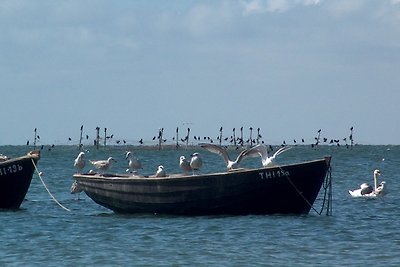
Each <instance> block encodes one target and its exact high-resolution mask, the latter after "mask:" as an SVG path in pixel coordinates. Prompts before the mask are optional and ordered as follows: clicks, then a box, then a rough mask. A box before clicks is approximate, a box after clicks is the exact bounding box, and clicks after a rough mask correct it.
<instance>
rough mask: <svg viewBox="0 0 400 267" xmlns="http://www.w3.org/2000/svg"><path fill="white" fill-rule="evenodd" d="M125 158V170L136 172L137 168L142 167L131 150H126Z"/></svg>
mask: <svg viewBox="0 0 400 267" xmlns="http://www.w3.org/2000/svg"><path fill="white" fill-rule="evenodd" d="M125 158H126V159H128V160H129V163H128V165H129V169H127V170H126V171H127V172H129V171H130V170H133V171H134V172H136V171H137V170H139V169H141V168H142V163H141V162H140V161H139V160H138V159H137V158H136V157H135V156H134V155H133V153H132V152H130V151H128V152H126V154H125Z"/></svg>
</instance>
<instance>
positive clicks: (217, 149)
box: [200, 144, 246, 171]
mask: <svg viewBox="0 0 400 267" xmlns="http://www.w3.org/2000/svg"><path fill="white" fill-rule="evenodd" d="M200 146H201V147H202V148H204V149H207V150H208V151H210V152H212V153H216V154H218V155H220V156H221V157H222V158H223V159H224V161H225V163H226V168H227V169H228V171H230V170H234V169H237V168H239V163H240V162H241V161H242V160H243V159H244V156H245V154H246V150H243V151H242V152H240V154H239V155H238V156H237V158H236V160H234V161H232V160H231V159H230V158H229V155H228V152H227V151H226V149H225V148H223V147H222V146H217V145H213V144H200Z"/></svg>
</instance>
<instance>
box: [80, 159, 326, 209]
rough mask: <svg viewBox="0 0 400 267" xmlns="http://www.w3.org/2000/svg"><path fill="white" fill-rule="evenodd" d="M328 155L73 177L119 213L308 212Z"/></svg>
mask: <svg viewBox="0 0 400 267" xmlns="http://www.w3.org/2000/svg"><path fill="white" fill-rule="evenodd" d="M330 161H331V158H330V157H326V158H324V159H320V160H314V161H308V162H303V163H298V164H289V165H281V166H274V167H263V168H259V169H236V170H233V171H228V172H223V173H211V174H196V175H182V174H180V175H167V176H166V177H139V176H132V175H127V174H100V173H86V174H75V175H73V178H74V179H75V181H76V182H77V183H78V185H79V187H80V188H81V189H82V190H83V191H84V192H85V193H86V194H87V195H88V196H89V197H90V198H91V199H93V200H94V201H95V202H96V203H98V204H100V205H102V206H104V207H106V208H108V209H111V210H113V211H114V212H117V213H151V214H176V215H179V214H180V215H217V214H227V215H228V214H232V215H235V214H236V215H245V214H276V213H279V214H308V213H309V211H310V209H311V208H312V206H313V204H314V201H315V199H316V198H317V196H318V194H319V191H320V189H321V186H322V184H323V183H324V181H325V179H326V177H327V173H328V169H329V167H330Z"/></svg>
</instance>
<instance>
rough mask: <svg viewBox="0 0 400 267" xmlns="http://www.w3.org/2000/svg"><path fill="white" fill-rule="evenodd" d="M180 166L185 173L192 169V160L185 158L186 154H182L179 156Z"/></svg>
mask: <svg viewBox="0 0 400 267" xmlns="http://www.w3.org/2000/svg"><path fill="white" fill-rule="evenodd" d="M179 167H180V168H181V170H182V171H183V172H184V173H185V174H187V173H188V172H190V171H192V167H190V162H189V161H188V160H187V159H186V158H185V156H181V157H180V158H179Z"/></svg>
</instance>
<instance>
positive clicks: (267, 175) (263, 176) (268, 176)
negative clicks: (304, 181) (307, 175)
mask: <svg viewBox="0 0 400 267" xmlns="http://www.w3.org/2000/svg"><path fill="white" fill-rule="evenodd" d="M258 174H259V175H260V178H261V180H267V179H274V178H279V177H284V176H287V177H288V176H290V173H289V172H288V171H284V170H278V171H266V172H259V173H258Z"/></svg>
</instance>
